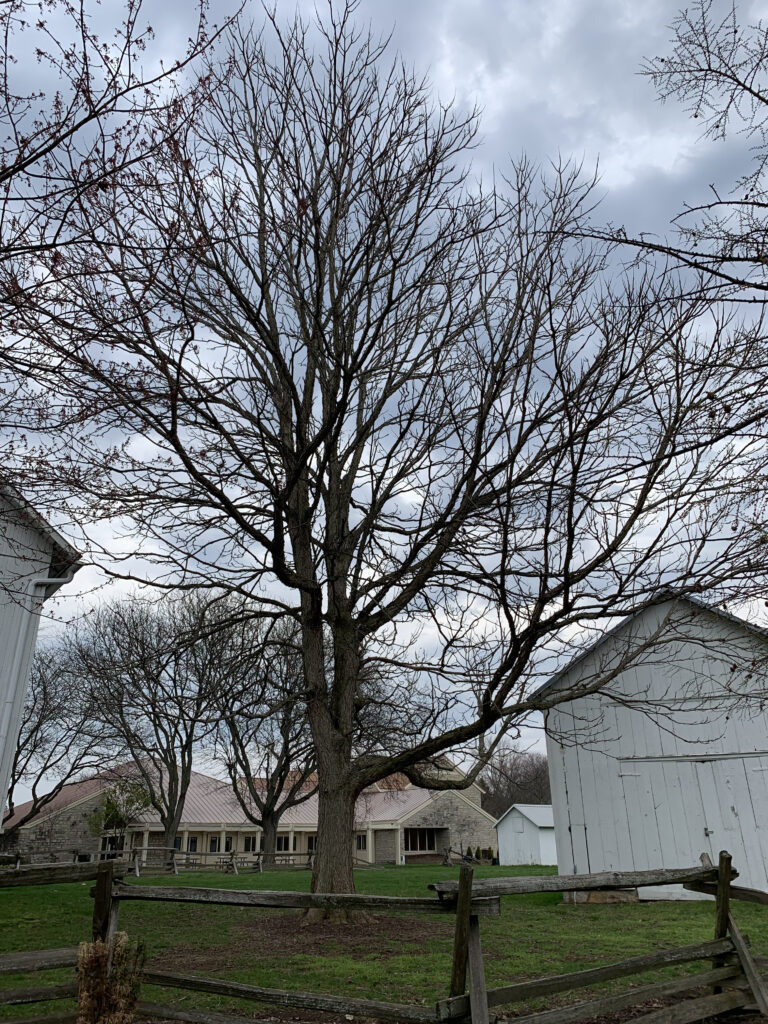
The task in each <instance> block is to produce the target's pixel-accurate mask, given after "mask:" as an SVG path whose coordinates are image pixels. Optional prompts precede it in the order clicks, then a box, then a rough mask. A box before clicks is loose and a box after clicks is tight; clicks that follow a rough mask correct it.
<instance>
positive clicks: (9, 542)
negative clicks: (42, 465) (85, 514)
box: [0, 495, 53, 801]
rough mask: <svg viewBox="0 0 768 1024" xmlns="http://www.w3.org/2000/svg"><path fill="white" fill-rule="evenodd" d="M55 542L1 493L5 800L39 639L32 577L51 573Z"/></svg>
mask: <svg viewBox="0 0 768 1024" xmlns="http://www.w3.org/2000/svg"><path fill="white" fill-rule="evenodd" d="M52 552H53V545H52V543H51V541H49V540H48V539H47V538H46V537H44V536H43V535H42V534H41V533H40V532H39V531H38V530H37V529H34V528H33V527H31V526H29V525H27V524H26V523H25V522H24V520H23V518H21V516H20V514H19V513H18V512H17V511H16V510H15V509H14V508H13V507H12V506H11V505H10V504H9V503H8V501H7V500H6V499H5V498H4V497H3V496H2V495H0V794H2V800H3V801H4V798H5V794H6V792H7V786H8V780H9V778H10V771H11V763H12V760H13V751H14V748H15V745H16V737H17V735H18V731H19V726H20V722H21V711H22V707H23V705H24V697H25V693H26V682H27V678H28V675H29V666H30V662H31V658H32V652H33V651H34V647H35V640H36V638H37V629H38V624H39V608H40V604H41V597H42V595H40V594H39V593H38V594H33V593H32V591H31V583H32V581H33V580H34V579H36V578H39V577H41V576H42V577H45V576H47V575H48V573H49V568H50V563H51V555H52Z"/></svg>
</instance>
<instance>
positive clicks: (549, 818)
mask: <svg viewBox="0 0 768 1024" xmlns="http://www.w3.org/2000/svg"><path fill="white" fill-rule="evenodd" d="M512 811H519V812H520V814H522V815H523V817H524V818H527V819H528V821H530V822H532V823H533V824H534V825H535V826H536V827H537V828H554V827H555V818H554V814H553V813H552V804H512V806H511V807H508V808H507V809H506V811H504V813H503V814H502V816H501V817H500V818H499V820H498V821H497V822H496V825H497V826H498V825H500V824H501V823H502V821H503V820H504V819H505V818H506V816H507V815H508V814H511V813H512Z"/></svg>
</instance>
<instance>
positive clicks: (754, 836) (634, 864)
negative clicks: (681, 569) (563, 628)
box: [538, 599, 768, 899]
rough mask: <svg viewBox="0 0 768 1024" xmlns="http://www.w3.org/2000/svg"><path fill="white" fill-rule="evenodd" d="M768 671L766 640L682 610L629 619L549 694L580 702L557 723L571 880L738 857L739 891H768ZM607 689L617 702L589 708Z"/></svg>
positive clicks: (713, 616) (561, 837)
mask: <svg viewBox="0 0 768 1024" xmlns="http://www.w3.org/2000/svg"><path fill="white" fill-rule="evenodd" d="M767 659H768V636H767V635H766V633H765V632H764V631H763V630H761V629H758V628H756V627H754V626H752V625H750V624H749V623H747V622H744V621H743V620H740V619H737V618H734V617H733V616H730V615H728V614H726V613H723V612H720V611H717V610H714V609H710V608H707V607H705V606H703V605H701V604H699V603H698V602H695V601H692V600H688V599H674V600H668V601H666V602H665V603H663V604H659V605H657V606H654V607H650V608H645V609H643V610H642V611H639V612H638V613H637V614H635V615H632V616H630V617H629V618H627V619H625V620H624V621H623V622H622V623H621V624H620V625H619V626H618V627H617V628H615V629H613V630H612V631H611V632H610V633H608V634H607V635H606V636H605V637H603V639H602V640H600V641H599V642H598V643H597V644H595V645H594V646H593V647H591V648H589V649H588V650H587V651H585V652H584V654H582V655H581V656H579V657H578V658H576V659H575V660H574V661H572V662H571V663H570V665H568V666H567V667H566V668H565V669H564V670H563V671H562V672H560V673H558V674H557V675H556V676H554V677H553V678H552V679H550V680H549V682H548V683H546V684H545V686H544V687H542V688H541V690H539V692H538V697H539V698H540V699H544V700H546V698H553V697H556V695H557V693H558V692H560V693H564V692H568V691H570V692H571V693H572V692H573V690H574V688H575V689H576V691H577V695H576V696H575V698H574V699H572V700H569V701H568V702H567V703H563V704H560V705H559V706H554V707H551V708H550V709H549V710H548V711H546V714H545V720H546V731H547V756H548V759H549V772H550V782H551V786H552V805H553V812H554V824H555V836H556V844H557V864H558V869H559V872H560V874H570V873H572V872H573V873H582V872H594V871H604V870H618V871H629V870H641V869H645V868H655V867H662V866H663V867H681V866H687V865H692V864H698V862H699V857H700V855H701V854H702V853H703V852H706V853H708V854H709V855H710V856H711V857H712V859H713V860H714V861H716V860H717V857H718V853H719V851H720V850H728V852H730V853H731V854H732V856H733V864H734V867H735V868H736V869H737V870H738V871H739V874H740V878H739V884H741V885H746V886H751V887H755V888H758V889H764V890H768V686H767V685H766V682H767V681H768V671H766V670H767V669H768V663H767ZM598 679H602V680H603V681H604V682H606V681H607V689H606V690H603V691H601V693H599V694H598V693H594V692H593V693H584V694H583V695H578V690H579V689H583V690H586V689H587V688H589V687H590V686H594V685H595V683H596V680H598ZM642 895H643V896H644V897H648V898H653V897H659V898H667V899H668V898H670V896H671V895H672V893H671V889H670V888H669V887H668V888H664V889H659V890H651V889H644V890H642ZM674 895H675V896H678V897H682V898H701V897H696V896H695V895H694V894H692V893H688V892H686V891H684V890H683V889H682V887H680V888H678V889H677V891H676V892H675V893H674Z"/></svg>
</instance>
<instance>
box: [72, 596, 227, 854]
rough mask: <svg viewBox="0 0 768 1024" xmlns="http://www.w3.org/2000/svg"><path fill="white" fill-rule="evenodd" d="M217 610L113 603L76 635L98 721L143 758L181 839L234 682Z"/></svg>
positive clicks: (169, 833) (136, 775)
mask: <svg viewBox="0 0 768 1024" xmlns="http://www.w3.org/2000/svg"><path fill="white" fill-rule="evenodd" d="M212 619H213V615H212V614H211V610H210V607H209V605H208V604H207V603H206V602H205V601H196V600H194V599H193V598H192V597H185V598H183V599H180V600H179V599H177V600H171V599H166V600H165V601H163V602H160V603H157V604H151V603H149V602H146V601H140V600H136V599H134V600H125V601H120V602H116V603H114V604H111V605H108V606H105V607H104V608H102V609H100V610H99V611H98V612H96V613H95V614H94V615H92V616H90V617H89V618H88V619H86V620H85V622H84V623H83V624H82V625H81V626H80V627H79V629H78V631H77V634H76V636H74V637H73V638H72V639H71V641H70V645H69V646H70V666H71V670H72V671H73V672H75V673H77V674H78V675H79V677H80V680H81V685H82V686H83V687H86V688H87V689H88V691H89V694H90V700H91V707H92V711H93V715H94V721H95V722H98V723H99V724H100V726H101V727H102V729H103V730H104V732H105V734H106V735H108V736H110V737H111V739H112V740H113V742H114V743H115V744H116V745H119V747H120V748H121V749H122V751H124V753H125V755H127V756H129V757H130V758H131V760H132V761H133V765H134V768H133V771H132V778H133V779H134V781H140V782H141V784H142V785H143V787H144V788H145V789H146V791H147V793H148V794H149V800H150V803H151V805H152V807H154V809H155V810H156V811H157V813H158V815H159V816H160V821H161V822H162V825H163V829H164V839H163V845H164V847H165V848H166V849H169V848H171V847H172V846H173V844H174V840H175V838H176V833H177V831H178V827H179V822H180V821H181V816H182V812H183V810H184V800H185V798H186V794H187V790H188V788H189V784H190V780H191V775H192V762H193V757H194V755H195V753H196V751H197V747H198V745H199V744H200V743H202V741H203V740H204V739H205V738H206V736H208V735H210V734H211V732H212V731H213V729H214V728H215V725H216V715H215V709H216V707H217V704H218V701H219V695H220V692H221V690H222V688H223V687H224V686H226V685H228V680H227V676H226V667H225V666H223V665H222V664H221V662H220V661H219V659H218V656H217V655H218V645H216V644H213V645H212V644H211V643H210V642H208V641H209V636H210V635H211V629H212Z"/></svg>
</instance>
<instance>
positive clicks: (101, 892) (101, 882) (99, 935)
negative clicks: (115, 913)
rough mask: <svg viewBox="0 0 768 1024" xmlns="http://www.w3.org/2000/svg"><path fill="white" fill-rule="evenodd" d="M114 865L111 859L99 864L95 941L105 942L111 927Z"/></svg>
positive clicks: (94, 901) (95, 896)
mask: <svg viewBox="0 0 768 1024" xmlns="http://www.w3.org/2000/svg"><path fill="white" fill-rule="evenodd" d="M112 866H113V862H112V861H111V860H108V861H105V862H104V863H102V864H99V868H98V874H97V876H96V889H95V892H94V900H93V941H94V942H96V941H98V940H99V939H100V940H101V941H102V942H105V941H106V939H107V931H108V928H109V916H110V913H109V912H110V910H111V907H112Z"/></svg>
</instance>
